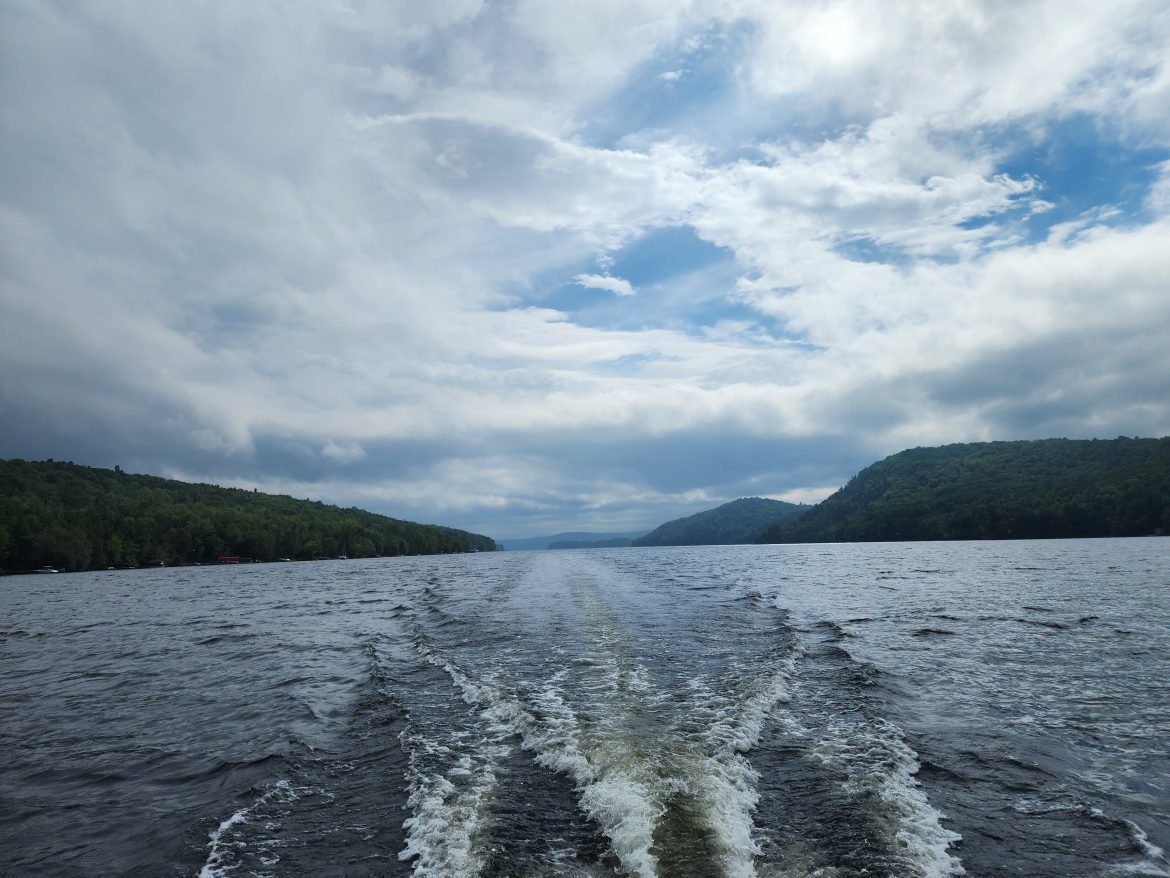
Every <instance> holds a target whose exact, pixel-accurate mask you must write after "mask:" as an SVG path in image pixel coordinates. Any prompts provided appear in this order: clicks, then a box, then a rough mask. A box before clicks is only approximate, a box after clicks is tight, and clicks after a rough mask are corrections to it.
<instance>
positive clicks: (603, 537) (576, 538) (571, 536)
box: [496, 530, 646, 552]
mask: <svg viewBox="0 0 1170 878" xmlns="http://www.w3.org/2000/svg"><path fill="white" fill-rule="evenodd" d="M644 533H646V531H644V530H634V531H623V532H618V533H611V532H604V533H594V532H592V531H566V532H565V533H559V534H549V535H548V536H542V537H524V538H522V539H502V540H496V545H498V546H499V547H500V548H501V549H505V550H507V551H509V552H520V551H527V550H531V549H548V548H551V547H552V545H553V543H597V542H603V541H608V540H632V539H634V538H636V537H640V536H641V535H642V534H644Z"/></svg>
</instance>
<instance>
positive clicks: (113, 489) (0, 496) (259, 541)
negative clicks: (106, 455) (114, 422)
mask: <svg viewBox="0 0 1170 878" xmlns="http://www.w3.org/2000/svg"><path fill="white" fill-rule="evenodd" d="M494 549H495V543H494V542H493V541H492V540H491V539H489V538H488V537H485V536H480V535H479V534H472V533H468V532H466V531H461V530H455V529H453V528H446V527H437V526H434V525H424V524H416V523H414V522H411V521H399V520H398V519H394V518H387V517H386V516H384V515H376V514H374V513H372V512H366V511H364V510H361V509H352V508H351V509H342V508H340V507H337V506H327V505H325V504H324V503H320V502H316V501H311V500H295V499H293V498H292V497H287V496H276V495H272V494H261V493H257V492H255V491H245V490H241V489H239V488H220V487H218V486H214V485H193V484H188V483H186V482H178V481H173V480H170V479H161V478H156V477H154V476H141V475H129V474H127V473H123V472H121V471H119V470H117V469H115V470H107V469H95V468H92V467H86V466H79V465H77V464H73V463H62V462H55V461H51V460H50V461H45V462H32V461H25V460H3V461H0V569H3V570H6V571H13V570H32V569H36V568H38V567H42V566H51V567H55V568H57V569H62V570H87V569H99V568H105V567H135V566H140V565H144V564H152V563H155V564H157V563H159V562H162V563H165V564H168V565H170V564H179V563H209V562H215V561H216V559H217V558H219V557H220V556H221V555H235V556H241V557H244V558H251V559H255V560H257V561H271V560H276V559H279V558H291V559H297V560H307V559H312V558H321V557H336V556H338V555H343V554H344V555H348V556H349V557H351V558H366V557H372V556H375V555H434V554H441V553H448V552H470V551H492V550H494Z"/></svg>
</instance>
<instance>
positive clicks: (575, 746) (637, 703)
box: [412, 651, 796, 878]
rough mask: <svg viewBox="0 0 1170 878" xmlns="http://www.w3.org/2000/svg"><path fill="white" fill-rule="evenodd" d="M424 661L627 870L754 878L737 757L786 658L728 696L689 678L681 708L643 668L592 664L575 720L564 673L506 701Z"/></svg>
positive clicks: (788, 669) (495, 689)
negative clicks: (560, 784) (571, 803)
mask: <svg viewBox="0 0 1170 878" xmlns="http://www.w3.org/2000/svg"><path fill="white" fill-rule="evenodd" d="M424 655H426V657H427V659H428V660H429V661H431V662H433V663H434V664H436V665H438V666H440V667H442V668H443V669H444V670H445V671H446V673H447V674H448V675H449V676H450V678H451V679H452V681H453V682H454V683H455V685H456V686H457V687H458V688H459V690H460V691H461V693H462V695H463V698H464V700H465V701H467V702H468V703H469V704H474V705H476V706H478V707H479V708H480V709H481V711H480V716H481V718H482V719H483V720H484V721H485V722H486V723H487V728H488V729H489V730H490V733H491V735H492V736H494V738H495V739H496V740H497V741H499V742H501V743H500V746H503V744H502V742H503V741H504V739H505V738H506V737H507V736H508V734H515V735H517V736H518V737H519V738H520V743H521V746H522V747H523V749H524V750H526V751H528V752H530V753H531V754H533V758H534V759H535V760H536V761H537V763H538V764H540V765H542V766H544V767H545V768H548V769H550V770H552V771H556V772H560V773H562V774H564V775H565V776H567V777H569V778H570V779H571V780H572V782H573V784H574V787H575V789H576V792H577V796H578V803H579V807H580V809H581V811H582V812H583V813H584V814H586V815H587V816H588V817H589V818H590V819H591V820H592V821H593V822H594V823H596V825H597V826H598V827H600V829H601V832H602V833H603V834H604V836H605V838H606V839H607V840H608V842H609V845H610V850H611V853H612V854H613V855H614V856H615V857H616V858H617V860H618V861H619V862H620V864H621V867H622V870H623V871H624V872H625V873H626V874H629V875H631V876H637V878H654V876H657V875H659V874H660V873H661V872H662V871H663V870H664V869H667V868H669V867H670V866H671V865H673V864H674V863H677V864H679V865H680V866H683V867H684V868H685V864H686V863H688V862H689V863H690V865H691V866H693V865H694V862H695V860H703V861H710V864H711V865H715V866H717V867H718V870H719V874H722V875H726V876H729V878H754V876H755V875H756V870H755V859H756V857H757V856H758V854H759V846H758V844H757V843H756V841H755V839H754V837H753V834H754V825H753V821H752V814H753V812H754V810H755V807H756V803H757V794H756V789H755V785H756V781H757V778H758V775H757V774H756V772H755V770H754V769H753V768H752V766H751V764H750V763H749V762H748V760H747V757H746V755H745V754H746V753H747V751H749V750H750V749H751V748H752V747H754V746H755V745H756V744H757V743H758V741H759V737H760V734H761V731H762V729H763V727H764V725H765V724H766V723H767V722H768V719H769V716H770V713H771V711H772V709H773V708H774V707H775V705H776V704H777V703H778V702H780V701H782V700H786V699H787V698H789V697H790V679H791V676H792V673H793V668H794V666H795V661H796V657H795V655H791V656H789V657H787V658H785V659H783V660H778V661H776V662H770V663H769V666H770V670H768V671H766V672H764V673H762V674H756V675H755V676H749V675H747V674H745V675H744V677H745V678H746V679H747V681H748V682H747V683H746V685H744V686H743V687H742V690H741V691H739V692H738V693H736V694H734V695H730V696H729V695H723V694H717V693H716V690H715V688H714V687H713V686H712V684H710V683H707V682H705V681H702V680H699V679H696V680H693V681H691V683H690V684H689V689H690V691H689V693H688V696H689V697H687V698H685V699H682V700H680V699H676V698H674V697H672V696H671V695H669V694H667V693H662V692H659V691H657V690H655V688H654V686H653V685H652V684H651V683H650V682H649V674H648V672H647V671H646V670H645V669H644V668H641V667H640V666H638V665H637V664H633V665H628V664H625V663H623V662H622V661H620V660H618V659H617V658H614V657H613V656H612V654H611V656H610V660H602V661H599V662H597V663H596V664H595V666H594V667H595V670H596V672H597V677H595V678H594V679H593V680H592V681H576V685H574V687H573V688H574V691H579V692H581V693H583V694H585V695H587V696H589V700H588V707H586V708H583V710H584V713H583V714H581V715H579V714H578V713H577V712H575V711H574V709H573V708H572V707H571V706H570V704H569V703H568V701H567V700H566V698H565V692H564V689H563V687H564V686H565V685H566V678H567V676H568V671H566V670H562V671H561V672H559V673H557V674H555V675H554V676H553V677H552V678H550V679H549V680H547V681H545V682H544V683H543V684H541V685H539V686H533V687H529V688H526V689H525V691H524V692H523V694H517V693H515V692H512V691H510V690H508V689H507V688H506V687H504V686H502V685H500V684H499V683H498V682H496V681H495V680H492V679H490V678H488V679H474V678H472V677H471V676H469V675H468V674H467V673H465V672H464V671H462V670H461V669H460V668H458V667H457V666H455V664H453V663H452V662H450V661H445V660H443V659H441V658H440V657H438V656H437V655H436V654H435V653H434V652H433V651H430V652H425V653H424ZM582 715H584V716H588V720H586V721H582V719H581V716H582ZM450 792H451V791H450V790H449V789H447V787H446V786H444V785H442V784H439V785H438V786H437V787H434V786H432V787H428V788H427V793H424V792H422V790H421V788H420V792H419V795H418V797H417V803H412V804H414V806H415V807H418V808H421V807H423V806H424V803H425V799H426V795H428V794H429V795H430V796H431V797H432V798H433V799H434V800H435V801H438V802H441V803H443V806H444V807H445V808H446V807H447V803H448V796H449V795H450ZM456 818H458V815H456ZM460 837H462V836H460ZM688 856H690V857H694V858H695V859H692V860H689V861H688V860H686V859H685V858H686V857H688ZM468 863H471V861H470V860H469V861H468ZM419 874H427V873H419Z"/></svg>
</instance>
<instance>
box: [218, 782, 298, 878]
mask: <svg viewBox="0 0 1170 878" xmlns="http://www.w3.org/2000/svg"><path fill="white" fill-rule="evenodd" d="M296 799H297V795H296V793H295V792H294V790H293V788H292V784H290V783H289V782H288V781H287V780H281V781H277V782H276V783H274V784H273V785H272V786H270V787H269V788H268V789H267V790H266V791H265V792H264V793H263V794H262V795H260V796H259V797H258V798H257V799H256V800H255V801H254V802H252V803H251V804H250V805H248V806H247V807H244V808H240V809H239V810H238V811H236V812H235V813H234V814H232V815H231V816H230V817H228V818H227V819H226V820H224V821H223V822H221V823H220V824H219V826H217V827H216V828H215V829H214V830H212V832H211V836H210V837H209V839H208V841H207V848H208V853H207V860H206V861H205V862H204V863H203V868H202V869H200V870H199V878H227V876H228V875H229V874H230V872H231V870H232V869H233V868H235V867H234V865H232V864H230V863H228V862H226V860H227V858H228V856H229V855H230V852H231V848H232V846H233V845H232V843H231V842H230V840H229V839H230V835H231V830H232V829H233V828H234V827H236V826H239V825H240V824H243V823H248V822H249V821H250V820H251V818H252V814H253V813H254V812H255V811H256V810H257V809H258V808H260V807H262V806H264V805H266V804H268V803H269V802H271V801H274V800H278V801H283V802H293V801H296ZM240 844H242V842H241V843H240Z"/></svg>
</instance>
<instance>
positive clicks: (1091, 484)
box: [760, 437, 1170, 543]
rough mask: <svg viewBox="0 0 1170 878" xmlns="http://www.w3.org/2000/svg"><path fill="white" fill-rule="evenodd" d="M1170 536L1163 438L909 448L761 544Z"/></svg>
mask: <svg viewBox="0 0 1170 878" xmlns="http://www.w3.org/2000/svg"><path fill="white" fill-rule="evenodd" d="M1157 533H1170V438H1163V439H1127V438H1125V437H1121V438H1118V439H1108V440H1101V439H1092V440H1074V439H1044V440H1038V441H1031V442H981V443H972V444H964V445H945V446H942V447H939V448H914V449H911V450H909V451H902V452H900V453H898V454H895V455H893V456H891V457H887V458H886V459H885V460H882V461H879V462H878V463H875V464H873V465H872V466H869V467H867V468H866V469H864V470H862V471H861V472H860V473H858V474H857V475H856V476H854V477H853V479H851V480H850V481H849V483H848V484H847V485H846V486H845V487H844V488H842V489H841V490H840V491H838V492H837V493H835V494H833V495H832V496H831V497H829V498H827V499H826V500H824V501H823V502H821V503H820V504H818V505H817V506H815V507H813V508H812V509H810V510H809V511H808V512H807V513H806V514H805V515H803V516H801V517H800V518H799V519H796V520H794V521H788V522H784V523H781V524H778V525H776V526H774V527H771V528H769V529H768V530H767V531H766V532H765V533H764V534H763V535H762V537H761V538H760V542H765V543H791V542H855V541H889V540H979V539H1051V538H1060V537H1114V536H1141V535H1146V534H1157Z"/></svg>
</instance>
